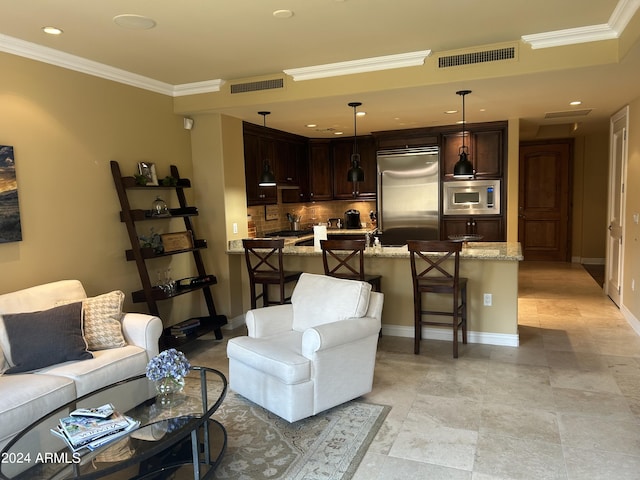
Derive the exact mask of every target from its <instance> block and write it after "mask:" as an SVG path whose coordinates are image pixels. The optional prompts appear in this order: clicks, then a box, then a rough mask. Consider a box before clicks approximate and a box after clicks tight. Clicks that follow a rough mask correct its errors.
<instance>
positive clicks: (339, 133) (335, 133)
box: [333, 132, 344, 135]
mask: <svg viewBox="0 0 640 480" xmlns="http://www.w3.org/2000/svg"><path fill="white" fill-rule="evenodd" d="M333 134H334V135H344V132H333Z"/></svg>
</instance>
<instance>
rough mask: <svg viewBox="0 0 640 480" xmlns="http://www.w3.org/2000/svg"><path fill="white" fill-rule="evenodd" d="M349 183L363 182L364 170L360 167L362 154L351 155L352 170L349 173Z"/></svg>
mask: <svg viewBox="0 0 640 480" xmlns="http://www.w3.org/2000/svg"><path fill="white" fill-rule="evenodd" d="M347 181H348V182H363V181H364V170H363V169H362V167H360V154H359V153H354V154H352V155H351V168H350V169H349V171H348V172H347Z"/></svg>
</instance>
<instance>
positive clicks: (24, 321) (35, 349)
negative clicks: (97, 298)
mask: <svg viewBox="0 0 640 480" xmlns="http://www.w3.org/2000/svg"><path fill="white" fill-rule="evenodd" d="M3 320H4V327H5V330H6V332H7V338H8V339H9V345H10V346H11V354H10V357H11V360H10V364H11V368H9V369H8V370H7V371H6V372H5V374H10V373H21V372H28V371H30V370H35V369H38V368H43V367H48V366H50V365H55V364H56V363H62V362H66V361H69V360H86V359H89V358H93V355H92V354H91V353H90V352H88V351H87V344H86V342H85V341H84V338H83V337H82V302H77V303H71V304H69V305H62V306H60V307H55V308H52V309H50V310H43V311H40V312H31V313H13V314H4V315H3Z"/></svg>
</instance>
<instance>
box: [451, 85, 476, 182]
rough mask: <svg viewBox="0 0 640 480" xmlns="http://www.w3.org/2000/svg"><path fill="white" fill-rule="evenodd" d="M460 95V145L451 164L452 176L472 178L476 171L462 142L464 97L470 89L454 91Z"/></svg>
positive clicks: (463, 133) (463, 135) (463, 132)
mask: <svg viewBox="0 0 640 480" xmlns="http://www.w3.org/2000/svg"><path fill="white" fill-rule="evenodd" d="M456 93H457V94H458V95H460V96H461V97H462V146H461V147H460V153H459V158H458V161H457V162H456V164H455V165H454V166H453V178H474V177H475V175H476V172H475V170H474V168H473V163H471V160H469V153H468V152H467V146H466V145H465V144H464V139H465V136H466V135H465V128H464V127H465V107H464V97H465V95H468V94H469V93H471V90H459V91H457V92H456Z"/></svg>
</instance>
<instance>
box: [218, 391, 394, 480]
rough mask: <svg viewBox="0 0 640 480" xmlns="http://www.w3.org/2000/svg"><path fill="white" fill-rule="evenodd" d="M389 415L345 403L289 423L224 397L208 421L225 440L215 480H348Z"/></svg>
mask: <svg viewBox="0 0 640 480" xmlns="http://www.w3.org/2000/svg"><path fill="white" fill-rule="evenodd" d="M389 410H390V407H386V406H382V405H374V404H370V403H364V402H359V401H351V402H348V403H345V404H343V405H340V406H338V407H335V408H332V409H331V410H327V411H326V412H323V413H320V414H318V415H316V416H314V417H310V418H306V419H304V420H300V421H298V422H294V423H289V422H287V421H285V420H282V419H281V418H280V417H278V416H276V415H274V414H272V413H270V412H268V411H267V410H265V409H263V408H262V407H259V406H257V405H256V404H254V403H251V402H249V401H248V400H246V399H244V398H243V397H241V396H239V395H237V394H235V393H233V392H229V393H228V394H227V397H226V398H225V400H224V402H223V403H222V405H221V406H220V408H219V409H218V411H217V412H216V413H215V415H214V417H215V418H216V419H217V420H218V421H220V422H221V423H222V424H223V425H224V426H225V428H226V430H227V435H228V446H227V452H226V453H225V454H224V456H223V459H222V463H221V464H220V465H219V466H218V468H217V469H216V472H215V478H218V479H234V480H259V479H269V480H277V479H283V480H284V479H286V480H302V479H304V480H319V479H322V480H348V479H350V478H351V477H352V476H353V474H354V473H355V471H356V468H357V467H358V465H359V463H360V461H361V460H362V457H363V456H364V454H365V452H366V451H367V448H368V446H369V445H370V443H371V441H372V440H373V438H374V437H375V435H376V433H377V432H378V429H379V428H380V426H381V425H382V422H383V421H384V419H385V417H386V416H387V413H388V412H389Z"/></svg>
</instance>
